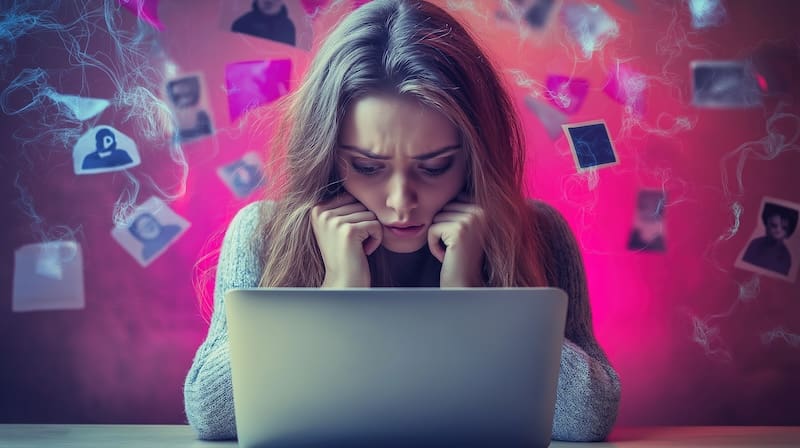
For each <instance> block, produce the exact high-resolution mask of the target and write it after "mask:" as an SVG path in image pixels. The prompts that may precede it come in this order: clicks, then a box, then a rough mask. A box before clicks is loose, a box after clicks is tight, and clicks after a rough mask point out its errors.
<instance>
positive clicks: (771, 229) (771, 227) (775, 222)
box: [767, 215, 789, 240]
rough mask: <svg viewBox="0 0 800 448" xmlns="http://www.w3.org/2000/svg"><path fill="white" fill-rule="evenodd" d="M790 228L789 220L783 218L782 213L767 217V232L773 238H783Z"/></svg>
mask: <svg viewBox="0 0 800 448" xmlns="http://www.w3.org/2000/svg"><path fill="white" fill-rule="evenodd" d="M788 229H789V221H787V220H785V219H781V216H780V215H772V216H770V217H769V218H767V233H768V234H769V236H770V237H772V239H775V240H783V239H784V238H786V232H787V230H788Z"/></svg>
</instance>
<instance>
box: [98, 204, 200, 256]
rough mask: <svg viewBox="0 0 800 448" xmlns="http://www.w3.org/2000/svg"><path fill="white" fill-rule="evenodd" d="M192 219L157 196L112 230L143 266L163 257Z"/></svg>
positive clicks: (140, 206) (118, 240)
mask: <svg viewBox="0 0 800 448" xmlns="http://www.w3.org/2000/svg"><path fill="white" fill-rule="evenodd" d="M188 228H189V222H188V221H186V220H185V219H184V218H182V217H181V216H180V215H178V214H177V213H175V212H174V211H173V210H172V209H170V208H169V206H168V205H167V204H166V203H164V201H162V200H161V199H159V198H157V197H155V196H154V197H151V198H150V199H148V200H147V201H145V202H144V203H142V204H141V205H139V206H138V207H136V209H135V210H134V211H133V213H132V214H131V217H130V218H129V219H128V220H127V221H126V222H121V223H118V224H117V225H116V226H115V228H114V229H113V230H112V231H111V235H112V236H113V237H114V239H115V240H117V242H118V243H119V244H120V245H121V246H122V247H123V248H124V249H125V250H126V251H127V252H128V253H129V254H130V255H131V256H133V257H134V258H135V259H136V261H138V262H139V264H141V265H142V266H147V265H149V264H150V263H152V262H153V261H154V260H155V259H157V258H158V257H159V256H161V255H162V254H163V253H164V252H165V251H166V250H167V248H168V247H169V246H171V245H172V244H173V243H174V242H175V241H176V240H177V239H178V237H180V236H181V235H182V234H183V233H184V232H185V231H186V230H187V229H188Z"/></svg>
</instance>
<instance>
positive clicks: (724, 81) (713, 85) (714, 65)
mask: <svg viewBox="0 0 800 448" xmlns="http://www.w3.org/2000/svg"><path fill="white" fill-rule="evenodd" d="M691 69H692V104H694V105H695V106H697V107H709V108H746V107H754V106H758V105H760V104H761V90H760V89H759V86H758V81H757V79H756V76H755V74H754V73H753V70H752V67H751V66H750V64H748V63H747V62H745V61H692V63H691Z"/></svg>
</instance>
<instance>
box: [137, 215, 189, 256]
mask: <svg viewBox="0 0 800 448" xmlns="http://www.w3.org/2000/svg"><path fill="white" fill-rule="evenodd" d="M128 231H129V232H131V235H133V237H134V238H136V239H137V240H139V242H140V243H142V259H143V260H149V259H151V258H153V255H155V254H157V253H158V252H159V251H160V250H161V249H162V248H164V246H166V245H167V243H169V242H170V241H171V240H172V239H173V238H175V236H176V235H178V234H179V233H180V232H181V227H180V226H177V225H175V224H167V225H161V223H159V222H158V220H157V219H156V217H155V216H153V215H152V214H150V213H147V212H145V213H142V214H141V215H139V216H137V217H136V219H134V220H133V222H132V223H131V225H130V227H128Z"/></svg>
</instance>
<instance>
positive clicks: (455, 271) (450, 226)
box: [428, 193, 487, 288]
mask: <svg viewBox="0 0 800 448" xmlns="http://www.w3.org/2000/svg"><path fill="white" fill-rule="evenodd" d="M486 231H487V223H486V216H485V214H484V211H483V209H482V208H481V207H479V206H478V205H476V204H473V203H472V202H471V201H470V200H469V197H468V195H467V194H466V193H461V194H459V195H458V196H456V199H455V200H453V201H451V202H449V203H448V204H447V205H445V206H444V207H442V209H441V210H440V211H439V213H437V214H436V216H434V217H433V223H432V224H431V226H430V228H429V229H428V247H429V248H430V251H431V253H432V254H433V256H434V257H436V258H437V259H438V260H439V261H440V262H441V263H442V272H441V274H440V275H439V283H440V287H442V288H447V287H479V286H484V285H483V278H482V275H481V271H482V267H483V260H484V257H485V255H484V251H483V247H484V241H485V239H484V238H485V235H486ZM440 240H441V242H444V246H445V247H444V248H443V247H442V245H441V242H440Z"/></svg>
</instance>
